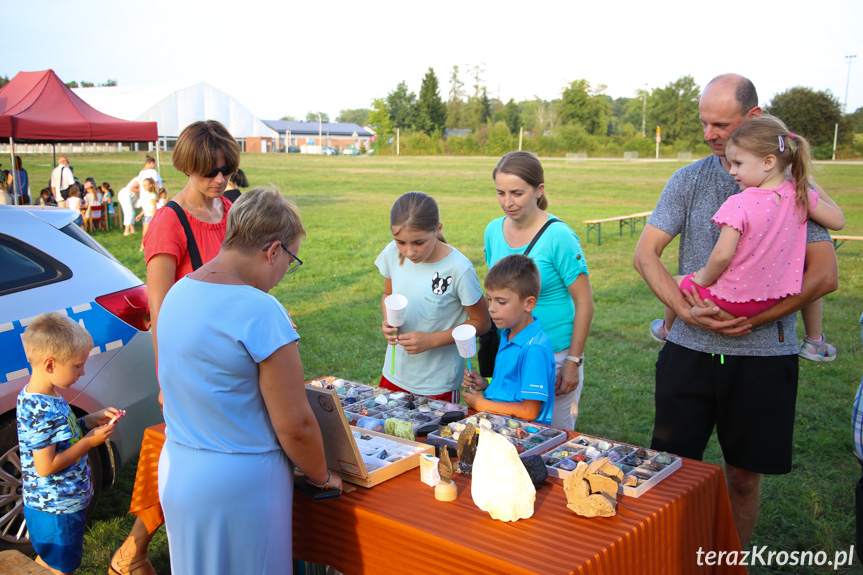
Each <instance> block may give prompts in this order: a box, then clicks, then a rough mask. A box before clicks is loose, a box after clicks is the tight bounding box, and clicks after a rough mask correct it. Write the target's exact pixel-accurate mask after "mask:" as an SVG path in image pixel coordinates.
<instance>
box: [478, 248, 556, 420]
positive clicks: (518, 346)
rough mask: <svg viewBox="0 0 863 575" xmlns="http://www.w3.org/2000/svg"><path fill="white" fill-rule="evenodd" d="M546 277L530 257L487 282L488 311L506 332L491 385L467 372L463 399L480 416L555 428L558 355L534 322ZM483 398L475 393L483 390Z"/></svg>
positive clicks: (514, 259)
mask: <svg viewBox="0 0 863 575" xmlns="http://www.w3.org/2000/svg"><path fill="white" fill-rule="evenodd" d="M539 288H540V277H539V270H538V269H537V267H536V264H534V263H533V260H531V259H530V258H529V257H527V256H523V255H512V256H507V257H505V258H503V259H501V260H499V261H498V262H497V263H496V264H495V265H494V266H492V268H491V269H490V270H489V272H488V275H487V276H486V278H485V290H486V299H487V300H488V311H489V314H490V315H491V319H492V321H493V322H494V325H495V327H497V329H501V330H503V332H502V333H501V341H500V348H499V349H498V352H497V356H496V357H495V363H494V374H493V375H492V378H491V383H487V382H486V381H485V379H484V378H483V377H482V376H481V375H480V374H479V373H477V372H475V371H468V370H465V375H464V380H463V381H462V387H464V388H466V390H465V391H466V393H464V394H462V397H463V398H464V400H465V402H467V404H468V405H469V406H470V407H471V408H472V409H474V410H476V411H492V412H495V413H500V414H502V415H509V416H512V417H517V418H519V419H526V420H531V421H536V422H537V423H541V424H544V425H551V415H552V413H553V411H554V351H553V349H552V347H551V340H549V338H548V336H547V335H545V333H544V332H543V331H542V324H541V323H540V321H539V320H538V319H536V318H534V317H533V309H534V308H535V307H536V300H537V298H538V297H539ZM483 390H484V394H483V393H473V392H479V391H483Z"/></svg>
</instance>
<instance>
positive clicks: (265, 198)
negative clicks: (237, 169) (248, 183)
mask: <svg viewBox="0 0 863 575" xmlns="http://www.w3.org/2000/svg"><path fill="white" fill-rule="evenodd" d="M305 235H306V229H305V228H304V227H303V221H302V219H301V218H300V210H299V209H298V208H297V206H296V204H294V202H292V201H290V200H287V199H285V198H283V197H282V194H281V192H279V190H278V189H276V188H275V187H272V188H254V189H252V190H249V191H248V192H246V193H244V194H243V195H241V196H240V198H239V199H238V200H237V202H236V203H235V204H234V205H233V206H232V207H231V210H230V211H229V212H228V229H227V231H226V233H225V240H224V241H223V242H222V248H224V249H231V250H237V251H240V252H244V253H249V254H251V253H256V252H258V251H260V250H261V249H262V248H263V247H264V246H265V245H266V244H268V243H270V242H274V241H276V240H279V241H280V242H282V245H283V246H285V247H288V245H290V244H291V243H293V242H294V241H296V240H297V239H299V238H303V237H305Z"/></svg>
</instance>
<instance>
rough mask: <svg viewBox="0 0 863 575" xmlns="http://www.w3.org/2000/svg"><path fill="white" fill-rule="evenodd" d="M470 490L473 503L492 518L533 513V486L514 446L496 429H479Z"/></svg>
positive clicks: (510, 518) (509, 518) (508, 518)
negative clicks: (494, 430) (495, 430)
mask: <svg viewBox="0 0 863 575" xmlns="http://www.w3.org/2000/svg"><path fill="white" fill-rule="evenodd" d="M470 490H471V495H472V496H473V502H474V503H476V506H477V507H479V508H480V509H482V510H483V511H488V513H489V514H490V515H491V518H492V519H497V520H500V521H518V520H519V519H528V518H529V517H531V516H532V515H533V504H534V502H535V501H536V489H535V488H534V486H533V483H532V482H531V480H530V475H528V473H527V470H526V469H525V468H524V465H523V464H522V463H521V459H519V457H518V452H517V451H516V450H515V446H514V445H513V444H512V443H510V442H509V441H508V440H507V439H506V438H505V437H504V436H502V435H500V434H499V433H495V432H493V431H488V430H486V429H480V430H479V446H478V447H477V451H476V458H475V459H474V460H473V475H472V480H471V487H470Z"/></svg>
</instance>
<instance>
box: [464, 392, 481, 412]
mask: <svg viewBox="0 0 863 575" xmlns="http://www.w3.org/2000/svg"><path fill="white" fill-rule="evenodd" d="M481 397H483V395H482V394H481V393H463V394H461V398H462V399H463V400H464V402H465V403H466V404H467V406H468V407H469V408H471V409H473V410H474V411H479V410H478V409H477V407H476V404H477V402H479V400H480V398H481Z"/></svg>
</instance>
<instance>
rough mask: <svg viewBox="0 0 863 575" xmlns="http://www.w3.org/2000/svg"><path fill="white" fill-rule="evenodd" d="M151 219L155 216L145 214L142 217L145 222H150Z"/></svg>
mask: <svg viewBox="0 0 863 575" xmlns="http://www.w3.org/2000/svg"><path fill="white" fill-rule="evenodd" d="M151 219H153V218H152V217H150V216H144V217H142V218H141V221H142V222H144V223H145V224H149V223H150V220H151Z"/></svg>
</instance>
